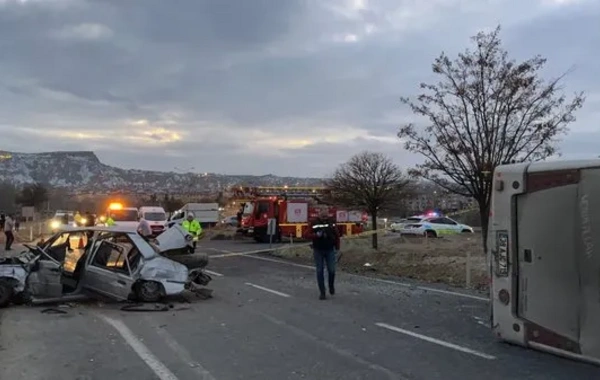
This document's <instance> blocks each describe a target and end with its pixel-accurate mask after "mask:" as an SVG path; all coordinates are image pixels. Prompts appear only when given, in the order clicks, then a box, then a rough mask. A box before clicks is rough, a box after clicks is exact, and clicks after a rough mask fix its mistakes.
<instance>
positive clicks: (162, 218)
mask: <svg viewBox="0 0 600 380" xmlns="http://www.w3.org/2000/svg"><path fill="white" fill-rule="evenodd" d="M139 216H140V218H143V219H145V220H147V221H148V223H149V224H150V228H152V235H155V236H158V235H160V234H161V233H162V232H164V230H165V228H166V225H167V213H166V212H165V209H164V208H162V207H158V206H142V207H140V209H139Z"/></svg>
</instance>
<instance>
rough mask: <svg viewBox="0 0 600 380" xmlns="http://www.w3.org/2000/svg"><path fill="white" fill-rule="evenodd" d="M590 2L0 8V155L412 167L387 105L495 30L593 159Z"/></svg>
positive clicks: (289, 168) (294, 171)
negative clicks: (579, 101)
mask: <svg viewBox="0 0 600 380" xmlns="http://www.w3.org/2000/svg"><path fill="white" fill-rule="evenodd" d="M598 20H600V1H597V0H587V1H586V0H371V1H369V0H169V1H167V0H0V149H4V150H9V151H17V152H39V151H51V150H94V151H95V152H96V153H97V154H98V156H99V157H100V159H101V160H102V161H103V162H105V163H108V164H111V165H117V166H121V167H126V168H132V167H136V168H143V169H158V170H172V169H174V168H179V169H189V168H192V167H194V168H195V170H198V171H201V172H204V171H209V172H221V173H230V174H233V173H247V174H266V173H274V174H281V175H303V176H320V175H325V174H328V173H330V171H331V170H332V169H333V168H334V167H335V166H336V165H337V164H339V163H341V162H343V161H345V160H347V159H348V158H349V157H350V156H351V155H352V154H354V153H356V152H359V151H361V150H364V149H369V150H377V151H382V152H385V153H387V154H389V155H391V156H392V157H393V158H394V159H395V160H396V161H397V162H398V163H399V164H400V165H402V166H409V165H412V164H414V163H416V162H418V161H419V157H416V156H414V155H412V154H410V153H407V152H405V151H403V149H402V146H401V143H400V142H399V141H398V139H397V138H396V137H395V135H396V132H397V130H398V127H399V126H400V125H402V124H403V123H406V122H407V121H411V120H412V115H411V114H410V113H409V112H408V110H407V109H406V108H404V107H402V106H401V105H400V104H399V101H398V98H399V97H400V96H402V95H409V96H410V95H412V94H415V93H416V92H417V91H418V84H419V83H420V82H422V81H428V80H430V79H431V78H432V76H431V70H430V67H431V62H432V60H433V58H435V56H436V55H438V54H439V53H440V52H441V51H442V50H445V51H446V52H448V53H450V54H455V53H456V52H458V51H460V50H463V49H464V48H465V47H466V46H467V45H468V43H469V36H471V35H473V34H475V33H476V32H477V31H478V30H481V29H483V28H493V27H494V26H495V25H496V24H498V23H500V24H502V25H503V32H502V36H503V39H504V41H505V43H506V46H507V48H508V49H509V50H510V51H511V53H512V55H513V56H514V57H515V58H517V59H523V58H527V57H529V56H531V55H534V54H537V53H539V54H542V55H545V56H546V57H548V58H549V64H548V69H547V71H546V74H547V75H549V76H551V75H555V74H557V73H560V72H563V71H565V70H567V69H569V68H571V67H574V68H575V71H574V72H573V73H572V74H571V75H570V76H569V77H568V78H567V80H566V81H565V85H566V91H567V92H569V93H572V92H575V91H580V90H583V91H586V92H587V94H588V100H587V102H586V105H585V107H584V109H583V110H582V111H580V112H579V113H578V121H577V123H576V124H574V125H572V132H571V134H570V135H569V136H568V138H566V139H565V140H564V142H563V144H562V151H563V153H564V154H565V156H567V157H587V156H598V155H600V147H599V146H598V145H599V142H600V124H599V123H598V121H599V120H600V75H599V71H598V59H599V58H600V26H599V25H600V24H599V23H598Z"/></svg>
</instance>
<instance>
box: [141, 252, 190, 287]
mask: <svg viewBox="0 0 600 380" xmlns="http://www.w3.org/2000/svg"><path fill="white" fill-rule="evenodd" d="M188 273H189V271H188V268H187V267H186V266H185V265H183V264H180V263H178V262H175V261H173V260H170V259H167V258H166V257H162V256H154V257H152V258H151V259H147V260H144V265H143V266H142V269H141V271H140V277H141V278H142V279H144V280H152V281H160V280H164V281H174V282H181V283H184V282H186V280H187V278H188Z"/></svg>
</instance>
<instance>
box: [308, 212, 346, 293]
mask: <svg viewBox="0 0 600 380" xmlns="http://www.w3.org/2000/svg"><path fill="white" fill-rule="evenodd" d="M305 238H306V239H307V240H311V241H312V249H313V255H314V259H315V267H316V269H317V283H318V285H319V292H320V296H319V299H320V300H324V299H327V296H326V293H325V274H324V273H323V272H324V269H325V268H324V267H325V266H327V280H328V285H329V294H331V295H334V294H335V263H336V258H335V256H336V252H337V251H339V250H340V235H339V232H338V230H337V227H336V225H335V222H333V221H332V220H331V218H329V213H328V212H327V211H323V212H321V214H320V216H319V218H317V220H315V221H313V222H312V223H311V225H310V227H309V228H308V230H307V231H306V234H305Z"/></svg>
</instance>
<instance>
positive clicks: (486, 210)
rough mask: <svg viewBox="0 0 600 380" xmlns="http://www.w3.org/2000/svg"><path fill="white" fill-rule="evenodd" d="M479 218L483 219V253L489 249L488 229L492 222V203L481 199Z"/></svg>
mask: <svg viewBox="0 0 600 380" xmlns="http://www.w3.org/2000/svg"><path fill="white" fill-rule="evenodd" d="M478 203H479V218H480V219H481V238H482V240H483V253H484V255H485V254H487V251H488V242H487V237H488V229H489V223H490V203H489V202H486V201H483V202H481V201H479V202H478Z"/></svg>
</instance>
